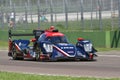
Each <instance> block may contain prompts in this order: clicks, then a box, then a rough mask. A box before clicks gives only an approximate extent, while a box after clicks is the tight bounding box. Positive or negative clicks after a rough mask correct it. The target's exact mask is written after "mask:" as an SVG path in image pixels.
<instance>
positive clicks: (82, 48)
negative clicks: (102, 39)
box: [8, 27, 97, 61]
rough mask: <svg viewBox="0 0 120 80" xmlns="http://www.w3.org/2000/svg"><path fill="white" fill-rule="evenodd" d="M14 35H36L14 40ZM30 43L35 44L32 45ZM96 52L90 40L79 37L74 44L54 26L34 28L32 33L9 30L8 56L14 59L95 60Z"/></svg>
mask: <svg viewBox="0 0 120 80" xmlns="http://www.w3.org/2000/svg"><path fill="white" fill-rule="evenodd" d="M12 36H34V38H33V39H31V40H24V39H14V40H12ZM30 43H33V45H32V46H30ZM96 52H97V50H96V49H95V48H94V47H93V45H92V43H91V41H90V40H85V39H83V38H78V42H77V43H76V45H73V44H71V43H69V42H68V40H67V38H66V37H65V35H64V34H63V33H61V32H59V31H58V30H56V29H54V27H50V29H48V30H33V33H32V34H15V33H12V32H11V30H9V52H8V56H10V57H12V58H13V59H14V60H18V59H21V60H23V59H24V58H32V59H34V60H37V61H45V60H48V61H57V60H83V59H84V60H94V57H96V56H97V54H96Z"/></svg>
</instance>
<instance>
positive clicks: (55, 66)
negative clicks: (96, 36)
mask: <svg viewBox="0 0 120 80" xmlns="http://www.w3.org/2000/svg"><path fill="white" fill-rule="evenodd" d="M104 53H105V54H104ZM98 54H99V57H97V61H75V62H73V61H60V62H36V61H32V60H28V59H26V60H24V61H20V60H12V59H11V58H10V57H8V56H7V51H2V50H0V71H9V72H20V73H30V74H40V75H66V76H82V77H106V78H113V77H117V78H120V52H119V51H111V52H98Z"/></svg>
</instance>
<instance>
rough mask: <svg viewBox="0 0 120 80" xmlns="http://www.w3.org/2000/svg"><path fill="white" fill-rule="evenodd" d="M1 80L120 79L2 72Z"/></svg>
mask: <svg viewBox="0 0 120 80" xmlns="http://www.w3.org/2000/svg"><path fill="white" fill-rule="evenodd" d="M0 80H120V78H88V77H71V76H49V75H35V74H21V73H12V72H0Z"/></svg>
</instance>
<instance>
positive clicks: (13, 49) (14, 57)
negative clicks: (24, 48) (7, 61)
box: [12, 45, 18, 60]
mask: <svg viewBox="0 0 120 80" xmlns="http://www.w3.org/2000/svg"><path fill="white" fill-rule="evenodd" d="M12 58H13V60H18V57H17V51H16V48H15V45H13V47H12Z"/></svg>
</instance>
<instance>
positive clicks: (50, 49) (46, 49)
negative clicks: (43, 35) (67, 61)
mask: <svg viewBox="0 0 120 80" xmlns="http://www.w3.org/2000/svg"><path fill="white" fill-rule="evenodd" d="M43 47H44V49H45V51H46V52H53V46H52V45H51V44H46V43H44V44H43Z"/></svg>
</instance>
